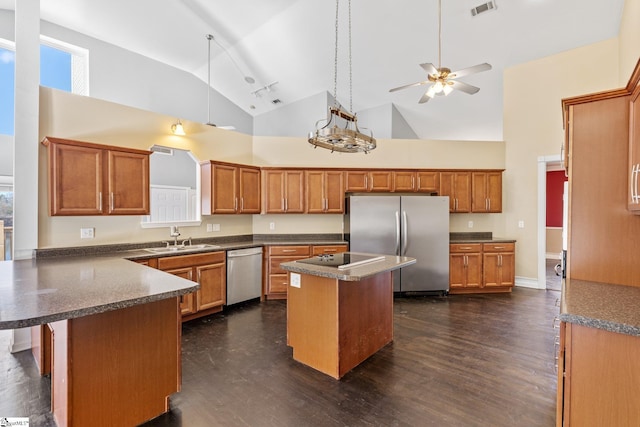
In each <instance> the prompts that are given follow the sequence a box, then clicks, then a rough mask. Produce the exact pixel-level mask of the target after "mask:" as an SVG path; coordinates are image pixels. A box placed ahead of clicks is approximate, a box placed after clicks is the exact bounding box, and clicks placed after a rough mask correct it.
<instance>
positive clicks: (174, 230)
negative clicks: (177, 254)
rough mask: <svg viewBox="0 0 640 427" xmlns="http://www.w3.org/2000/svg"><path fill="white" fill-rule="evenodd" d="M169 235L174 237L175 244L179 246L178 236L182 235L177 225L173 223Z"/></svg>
mask: <svg viewBox="0 0 640 427" xmlns="http://www.w3.org/2000/svg"><path fill="white" fill-rule="evenodd" d="M169 236H171V237H173V246H178V236H180V230H179V229H178V226H177V225H172V226H171V228H170V229H169Z"/></svg>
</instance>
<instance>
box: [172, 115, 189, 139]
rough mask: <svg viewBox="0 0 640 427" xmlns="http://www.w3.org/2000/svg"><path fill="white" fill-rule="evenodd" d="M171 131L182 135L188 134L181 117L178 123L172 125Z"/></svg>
mask: <svg viewBox="0 0 640 427" xmlns="http://www.w3.org/2000/svg"><path fill="white" fill-rule="evenodd" d="M171 132H173V134H174V135H181V136H184V135H186V133H185V132H184V128H183V127H182V122H181V121H180V119H178V122H177V123H174V124H172V125H171Z"/></svg>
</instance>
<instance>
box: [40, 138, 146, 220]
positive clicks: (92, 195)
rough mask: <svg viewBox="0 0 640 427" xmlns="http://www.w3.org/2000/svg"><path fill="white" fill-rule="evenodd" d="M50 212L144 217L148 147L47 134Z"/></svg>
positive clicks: (54, 213) (55, 213)
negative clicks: (138, 147) (78, 139)
mask: <svg viewBox="0 0 640 427" xmlns="http://www.w3.org/2000/svg"><path fill="white" fill-rule="evenodd" d="M42 144H43V145H45V146H46V147H47V150H48V163H49V165H48V169H49V171H48V172H49V213H50V215H52V216H57V215H148V214H149V212H150V202H149V155H150V154H151V152H150V151H145V150H136V149H128V148H122V147H114V146H108V145H101V144H94V143H89V142H82V141H73V140H67V139H60V138H52V137H46V138H45V139H44V140H43V141H42Z"/></svg>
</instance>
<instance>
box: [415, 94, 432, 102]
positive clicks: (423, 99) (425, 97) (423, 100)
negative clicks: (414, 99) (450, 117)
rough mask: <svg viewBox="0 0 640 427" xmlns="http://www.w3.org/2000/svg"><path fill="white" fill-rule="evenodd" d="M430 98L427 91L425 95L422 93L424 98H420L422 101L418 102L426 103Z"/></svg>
mask: <svg viewBox="0 0 640 427" xmlns="http://www.w3.org/2000/svg"><path fill="white" fill-rule="evenodd" d="M430 99H431V97H430V96H429V95H427V92H425V93H424V95H422V98H420V101H418V104H424V103H425V102H428V101H429V100H430Z"/></svg>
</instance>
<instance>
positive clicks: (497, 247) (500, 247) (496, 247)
mask: <svg viewBox="0 0 640 427" xmlns="http://www.w3.org/2000/svg"><path fill="white" fill-rule="evenodd" d="M493 249H504V246H494V247H493Z"/></svg>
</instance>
